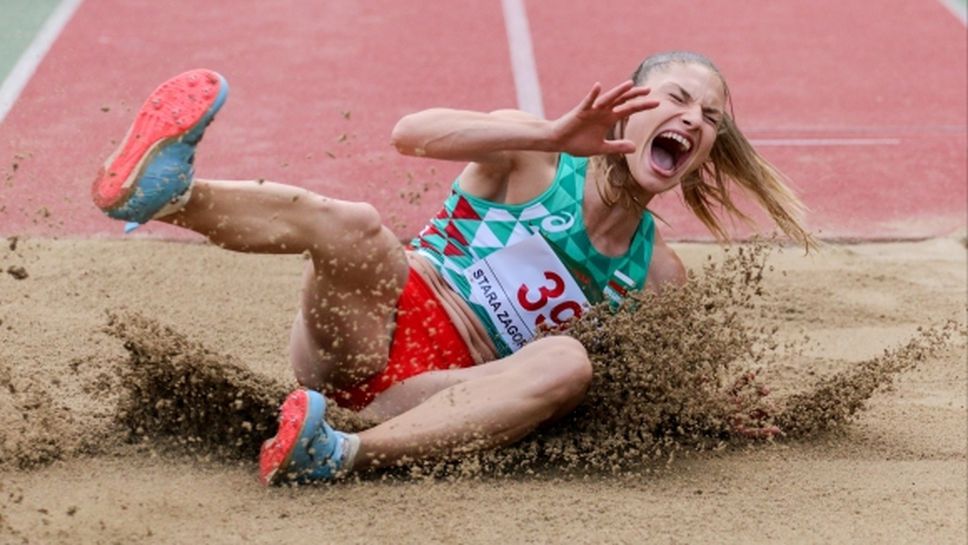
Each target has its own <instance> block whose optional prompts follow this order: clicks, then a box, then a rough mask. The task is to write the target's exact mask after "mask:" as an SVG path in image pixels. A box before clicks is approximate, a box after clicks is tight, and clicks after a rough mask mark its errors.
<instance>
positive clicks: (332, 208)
mask: <svg viewBox="0 0 968 545" xmlns="http://www.w3.org/2000/svg"><path fill="white" fill-rule="evenodd" d="M300 202H301V204H302V205H303V206H304V207H305V208H304V210H303V211H302V212H301V213H300V214H299V218H300V219H301V220H304V221H308V222H310V225H308V226H307V227H310V228H311V229H316V230H321V231H325V233H326V234H327V235H328V236H327V237H326V238H332V236H333V234H334V233H339V235H340V236H341V237H343V238H344V239H345V240H343V241H342V242H345V243H350V244H356V243H359V242H363V241H366V240H368V239H372V238H374V237H377V236H379V235H380V233H381V232H382V230H383V218H381V217H380V213H379V212H378V211H377V209H376V208H375V207H374V206H373V205H371V204H369V203H365V202H349V201H340V200H337V199H331V198H328V197H323V196H321V195H317V194H315V193H311V192H308V191H307V192H306V195H304V198H303V199H300Z"/></svg>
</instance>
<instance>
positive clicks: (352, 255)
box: [160, 179, 409, 390]
mask: <svg viewBox="0 0 968 545" xmlns="http://www.w3.org/2000/svg"><path fill="white" fill-rule="evenodd" d="M160 220H161V221H164V222H166V223H170V224H173V225H178V226H181V227H185V228H188V229H191V230H192V231H195V232H197V233H200V234H202V235H204V236H206V237H208V239H209V240H210V241H211V242H212V243H214V244H217V245H219V246H221V247H223V248H226V249H229V250H233V251H239V252H247V253H269V254H300V253H307V254H308V255H309V257H310V258H311V259H310V261H309V263H308V264H307V266H306V272H305V274H304V279H303V289H302V292H301V298H300V311H299V313H298V314H297V316H296V319H295V320H294V322H293V327H292V334H291V337H290V356H291V360H292V364H293V370H294V372H295V374H296V379H297V380H298V381H299V383H300V384H302V385H304V386H307V387H309V388H313V389H317V390H318V389H322V387H323V385H324V384H325V383H327V382H329V383H332V384H334V385H335V386H337V387H340V386H346V385H349V384H354V383H356V382H359V381H360V380H362V379H363V378H365V377H367V376H369V375H372V374H373V373H376V372H378V371H380V370H381V369H382V368H383V366H384V365H385V364H386V358H387V354H388V353H389V346H390V334H389V331H388V327H389V324H390V323H391V321H392V316H393V310H394V308H395V305H396V301H397V299H398V298H399V294H400V290H401V288H402V286H403V283H404V281H405V280H406V275H407V273H408V271H409V267H408V265H407V261H406V256H405V255H404V251H403V248H402V246H401V244H400V242H399V240H398V239H397V238H396V236H395V235H394V234H393V233H392V232H391V231H390V230H389V229H387V228H386V227H384V226H383V225H382V223H381V219H380V216H379V214H378V213H377V212H376V210H375V209H374V208H373V207H372V206H371V205H369V204H366V203H355V202H347V201H341V200H337V199H330V198H327V197H323V196H321V195H318V194H316V193H313V192H311V191H308V190H305V189H302V188H299V187H294V186H288V185H284V184H278V183H273V182H263V181H213V180H200V179H196V180H195V181H194V185H193V191H192V196H191V199H190V200H189V201H188V203H187V204H186V205H185V207H184V208H183V209H182V210H180V211H179V212H178V213H175V214H172V215H170V216H166V217H164V218H161V219H160Z"/></svg>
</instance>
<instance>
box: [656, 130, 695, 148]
mask: <svg viewBox="0 0 968 545" xmlns="http://www.w3.org/2000/svg"><path fill="white" fill-rule="evenodd" d="M659 136H661V137H663V138H668V139H670V140H675V141H676V142H679V145H680V146H681V148H682V151H689V150H691V149H692V142H690V141H689V140H687V139H686V138H685V137H684V136H682V135H681V134H678V133H675V132H672V131H666V132H664V133H662V134H660V135H659Z"/></svg>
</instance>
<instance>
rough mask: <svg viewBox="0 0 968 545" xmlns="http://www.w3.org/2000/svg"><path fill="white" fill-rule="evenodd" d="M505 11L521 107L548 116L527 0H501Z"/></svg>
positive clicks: (516, 90)
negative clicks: (527, 9)
mask: <svg viewBox="0 0 968 545" xmlns="http://www.w3.org/2000/svg"><path fill="white" fill-rule="evenodd" d="M501 7H502V8H503V10H504V26H505V28H506V30H507V33H508V49H509V50H510V52H511V71H512V73H513V75H514V90H515V92H516V93H517V96H518V109H520V110H523V111H525V112H528V113H531V114H534V115H536V116H538V117H544V106H543V104H542V102H541V85H540V84H539V83H538V70H537V68H536V67H535V62H534V48H532V46H531V30H530V29H529V27H528V14H527V13H526V12H525V10H524V0H501Z"/></svg>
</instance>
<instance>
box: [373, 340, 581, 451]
mask: <svg viewBox="0 0 968 545" xmlns="http://www.w3.org/2000/svg"><path fill="white" fill-rule="evenodd" d="M591 377H592V369H591V363H590V361H589V359H588V355H587V353H586V352H585V349H584V347H583V346H582V345H581V343H579V342H578V341H576V340H574V339H572V338H571V337H566V336H558V337H548V338H545V339H541V340H539V341H536V342H534V343H532V344H530V345H528V346H526V347H524V348H523V349H521V350H520V351H519V352H517V353H515V354H513V355H511V356H508V357H506V358H503V359H501V360H498V361H495V362H491V363H487V364H483V365H480V366H477V367H472V368H468V369H459V370H453V371H434V372H431V373H427V374H426V375H421V376H419V377H415V378H414V379H410V380H409V381H404V383H401V384H400V385H397V386H394V388H391V389H390V390H387V391H386V392H384V393H383V394H381V395H380V397H378V398H377V401H380V398H383V396H386V395H390V396H391V397H390V398H389V399H388V398H384V400H383V401H382V402H381V404H380V405H379V406H378V407H375V408H374V409H373V410H374V411H380V410H383V411H392V410H393V408H394V407H393V404H394V402H400V403H401V405H399V406H397V407H396V408H398V409H399V408H402V407H403V406H404V405H406V404H412V403H417V404H416V405H415V406H413V407H412V408H409V410H406V411H405V412H402V413H401V414H398V415H397V416H394V417H392V418H390V419H389V420H387V421H385V422H383V423H382V424H379V425H378V426H376V427H373V428H371V429H369V430H366V431H364V432H361V433H360V434H359V438H360V447H359V453H358V455H357V458H356V464H355V465H356V467H361V468H362V467H382V466H387V465H391V464H393V463H395V462H397V461H399V460H401V459H406V458H409V459H424V458H432V457H435V456H440V455H443V454H447V453H451V452H457V451H462V450H477V449H482V448H488V447H496V446H503V445H508V444H511V443H513V442H515V441H518V440H520V439H521V438H523V437H524V436H525V435H527V434H528V433H530V432H531V431H532V430H534V429H535V428H537V427H538V426H539V425H541V424H542V423H544V422H547V421H549V420H553V419H556V418H559V417H561V416H563V415H565V414H567V413H568V412H570V411H571V410H573V409H574V408H575V407H576V406H578V404H579V403H580V402H581V400H582V399H584V396H585V393H586V391H587V390H588V385H589V383H590V382H591ZM418 379H419V380H418ZM408 383H409V384H408ZM408 386H409V387H410V388H409V389H408ZM394 389H397V391H396V392H394V391H393V390H394ZM377 401H374V403H377Z"/></svg>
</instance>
